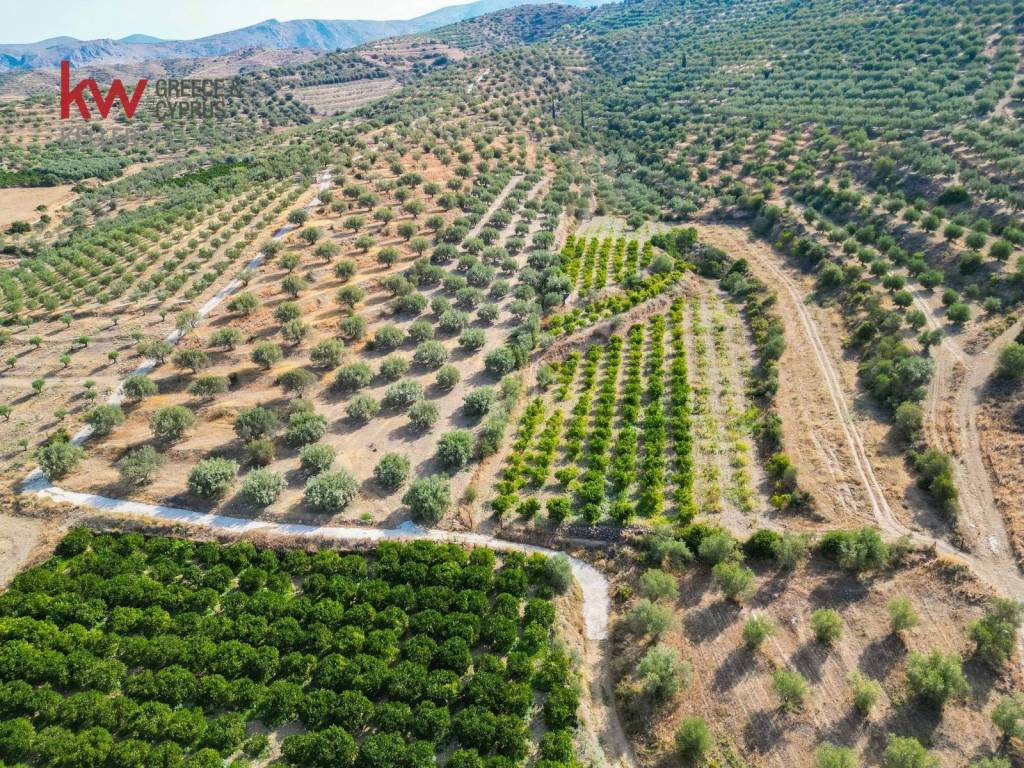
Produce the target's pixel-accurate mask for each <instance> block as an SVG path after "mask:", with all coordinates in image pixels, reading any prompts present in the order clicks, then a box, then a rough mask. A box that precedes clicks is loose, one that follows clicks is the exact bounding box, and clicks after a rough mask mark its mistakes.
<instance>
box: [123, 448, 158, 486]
mask: <svg viewBox="0 0 1024 768" xmlns="http://www.w3.org/2000/svg"><path fill="white" fill-rule="evenodd" d="M166 463H167V459H166V457H164V456H163V455H162V454H160V453H157V451H156V449H155V448H153V446H151V445H144V446H142V447H141V448H136V449H135V450H134V451H129V452H128V453H126V454H125V455H124V456H122V457H121V458H120V459H119V460H118V462H117V471H118V472H119V473H120V474H121V480H122V481H123V482H125V483H127V484H128V485H143V484H145V483H148V482H150V481H151V480H152V479H153V476H154V475H156V473H157V472H159V471H160V469H161V468H162V467H163V466H164V464H166Z"/></svg>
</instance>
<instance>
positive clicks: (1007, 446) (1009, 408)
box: [975, 380, 1024, 563]
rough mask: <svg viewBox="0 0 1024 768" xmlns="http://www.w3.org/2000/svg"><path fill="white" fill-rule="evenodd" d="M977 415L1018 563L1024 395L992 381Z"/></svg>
mask: <svg viewBox="0 0 1024 768" xmlns="http://www.w3.org/2000/svg"><path fill="white" fill-rule="evenodd" d="M983 392H984V395H985V397H984V399H982V401H981V403H980V406H979V407H978V408H977V410H976V412H975V415H976V420H977V424H978V432H979V437H980V448H981V453H982V456H983V458H984V462H985V467H986V469H987V470H988V472H989V473H990V475H991V477H992V489H993V491H994V492H995V500H996V504H997V506H998V507H999V509H1000V511H1001V512H1002V514H1003V519H1004V520H1005V521H1006V525H1007V529H1008V530H1007V533H1008V535H1009V538H1010V543H1011V545H1012V546H1013V550H1014V554H1015V556H1016V558H1017V561H1018V563H1019V562H1021V561H1022V559H1024V506H1022V504H1021V498H1022V493H1024V392H1022V390H1021V388H1020V387H1017V386H1013V385H1012V384H1009V383H1007V382H1003V381H998V380H993V381H990V382H989V383H988V384H987V385H986V386H985V388H984V390H983Z"/></svg>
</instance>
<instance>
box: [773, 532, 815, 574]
mask: <svg viewBox="0 0 1024 768" xmlns="http://www.w3.org/2000/svg"><path fill="white" fill-rule="evenodd" d="M809 549H810V544H809V537H808V535H807V534H803V533H789V532H787V533H784V534H782V537H781V538H780V539H779V541H778V542H777V543H776V545H775V559H776V561H777V562H778V564H779V565H780V566H781V567H783V568H787V569H792V568H796V567H797V565H799V564H800V562H801V561H802V560H803V559H804V558H806V557H807V552H808V550H809Z"/></svg>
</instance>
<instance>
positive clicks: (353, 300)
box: [334, 285, 366, 312]
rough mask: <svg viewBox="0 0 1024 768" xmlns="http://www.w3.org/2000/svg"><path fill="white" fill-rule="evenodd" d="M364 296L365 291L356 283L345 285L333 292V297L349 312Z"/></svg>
mask: <svg viewBox="0 0 1024 768" xmlns="http://www.w3.org/2000/svg"><path fill="white" fill-rule="evenodd" d="M364 298H366V291H364V290H363V289H362V288H360V287H359V286H358V285H346V286H343V287H341V288H339V289H338V292H337V293H335V294H334V299H335V301H337V302H338V303H339V304H341V305H342V306H343V307H346V308H347V309H348V310H349V311H350V312H351V311H352V309H353V308H354V307H355V305H356V304H358V303H359V302H360V301H362V300H363V299H364Z"/></svg>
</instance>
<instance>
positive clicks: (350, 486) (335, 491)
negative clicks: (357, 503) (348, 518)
mask: <svg viewBox="0 0 1024 768" xmlns="http://www.w3.org/2000/svg"><path fill="white" fill-rule="evenodd" d="M358 492H359V483H358V482H357V481H356V479H355V478H354V477H352V475H350V474H349V473H348V472H346V471H345V470H344V469H339V470H338V471H336V472H321V473H320V474H319V475H317V476H316V477H314V478H312V479H311V480H310V481H309V482H308V483H306V490H305V492H304V494H303V498H304V499H305V501H306V503H307V504H308V505H309V506H310V507H312V508H313V510H315V511H316V512H320V513H323V514H328V515H334V514H337V513H339V512H341V511H343V510H344V509H345V507H347V506H348V505H349V504H350V503H351V502H352V499H354V498H355V497H356V494H357V493H358Z"/></svg>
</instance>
